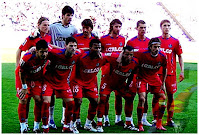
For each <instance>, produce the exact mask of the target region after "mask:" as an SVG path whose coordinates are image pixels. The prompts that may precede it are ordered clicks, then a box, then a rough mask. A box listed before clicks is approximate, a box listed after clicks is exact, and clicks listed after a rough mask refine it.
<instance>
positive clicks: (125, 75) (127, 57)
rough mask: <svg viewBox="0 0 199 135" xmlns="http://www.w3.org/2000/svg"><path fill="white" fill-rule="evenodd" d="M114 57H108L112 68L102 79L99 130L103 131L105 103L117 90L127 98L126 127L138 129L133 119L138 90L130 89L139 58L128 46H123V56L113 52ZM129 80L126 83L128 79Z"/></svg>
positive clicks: (98, 112) (98, 113)
mask: <svg viewBox="0 0 199 135" xmlns="http://www.w3.org/2000/svg"><path fill="white" fill-rule="evenodd" d="M111 55H112V57H110V58H107V61H108V62H109V63H110V68H111V69H108V72H106V74H105V75H103V76H102V79H101V89H100V102H99V106H98V111H97V117H98V127H97V130H98V132H103V129H102V116H103V115H104V113H105V111H104V110H105V104H106V103H107V102H108V99H109V98H108V97H109V96H110V93H111V92H112V91H113V90H115V92H117V93H118V94H119V95H120V96H122V97H123V98H124V99H125V115H126V124H125V126H124V128H128V129H130V130H135V131H137V128H135V126H134V124H133V121H132V110H133V100H134V97H135V95H136V92H132V91H129V85H130V83H131V80H132V78H133V74H134V72H136V69H137V66H138V60H137V59H136V58H134V57H133V48H132V47H131V46H126V47H124V48H123V52H122V53H121V56H119V57H118V55H117V54H111ZM127 79H128V82H127V83H126V80H127Z"/></svg>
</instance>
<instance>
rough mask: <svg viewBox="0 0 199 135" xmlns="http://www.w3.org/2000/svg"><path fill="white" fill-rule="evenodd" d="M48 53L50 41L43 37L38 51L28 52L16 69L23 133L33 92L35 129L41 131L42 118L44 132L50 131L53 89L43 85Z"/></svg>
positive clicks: (38, 45) (37, 46)
mask: <svg viewBox="0 0 199 135" xmlns="http://www.w3.org/2000/svg"><path fill="white" fill-rule="evenodd" d="M47 55H48V43H47V42H46V41H45V40H43V39H41V40H39V41H38V42H37V43H36V53H33V54H32V53H29V52H28V53H26V54H25V55H24V56H23V58H22V60H21V62H20V64H19V65H18V67H17V69H16V71H15V75H16V89H17V97H18V98H19V106H18V114H19V120H20V126H21V133H23V132H27V126H26V124H25V118H26V104H27V98H28V94H31V95H32V96H33V98H34V100H35V107H34V115H35V120H34V129H33V131H34V132H36V133H38V132H40V129H39V123H40V121H41V118H42V122H43V126H42V128H43V132H44V133H48V132H49V128H48V117H49V106H50V97H51V95H52V91H48V90H46V89H45V86H44V85H43V79H44V71H45V70H44V69H45V67H46V65H47V63H48V61H47V59H46V58H47Z"/></svg>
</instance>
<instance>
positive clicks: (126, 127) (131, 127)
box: [124, 124, 138, 131]
mask: <svg viewBox="0 0 199 135" xmlns="http://www.w3.org/2000/svg"><path fill="white" fill-rule="evenodd" d="M124 129H130V130H132V131H138V129H137V128H136V127H135V125H133V124H131V125H126V124H125V125H124Z"/></svg>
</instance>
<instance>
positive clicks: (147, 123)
mask: <svg viewBox="0 0 199 135" xmlns="http://www.w3.org/2000/svg"><path fill="white" fill-rule="evenodd" d="M142 125H144V126H149V127H151V126H152V124H150V123H149V122H148V121H147V120H146V119H143V120H142Z"/></svg>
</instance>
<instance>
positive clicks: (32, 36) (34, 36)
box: [29, 29, 40, 40]
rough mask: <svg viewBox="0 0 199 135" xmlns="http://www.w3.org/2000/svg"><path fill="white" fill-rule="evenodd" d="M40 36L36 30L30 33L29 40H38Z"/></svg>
mask: <svg viewBox="0 0 199 135" xmlns="http://www.w3.org/2000/svg"><path fill="white" fill-rule="evenodd" d="M39 36H40V32H39V30H38V29H36V30H35V31H33V32H31V34H30V35H29V38H30V40H33V39H35V38H38V37H39Z"/></svg>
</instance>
